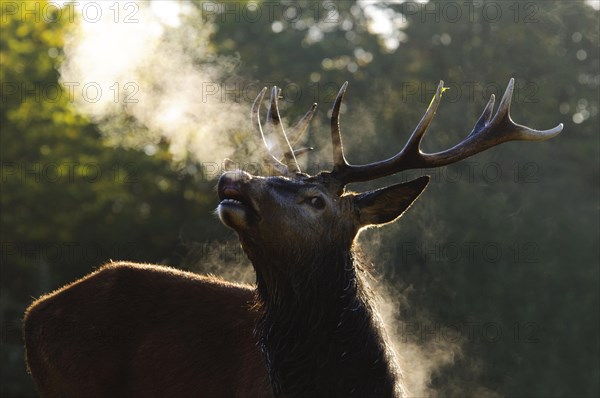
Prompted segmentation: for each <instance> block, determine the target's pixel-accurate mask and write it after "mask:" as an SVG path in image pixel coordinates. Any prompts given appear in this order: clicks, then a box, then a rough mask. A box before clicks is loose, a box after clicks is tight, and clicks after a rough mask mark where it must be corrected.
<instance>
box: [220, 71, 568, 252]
mask: <svg viewBox="0 0 600 398" xmlns="http://www.w3.org/2000/svg"><path fill="white" fill-rule="evenodd" d="M346 87H347V82H346V83H344V84H343V85H342V88H341V89H340V91H339V93H338V95H337V98H336V100H335V103H334V106H333V111H332V116H331V139H332V143H333V169H332V170H330V171H322V172H320V173H318V174H316V175H313V176H311V175H308V174H305V173H302V171H301V170H300V166H299V165H298V162H297V160H296V156H298V155H299V154H301V153H304V152H306V151H308V150H310V149H312V148H302V149H299V150H294V149H293V145H294V143H295V141H297V140H298V137H299V136H300V135H301V134H302V132H303V131H304V130H305V129H306V127H307V126H308V124H309V122H310V120H311V118H312V116H313V114H314V111H315V109H316V104H313V106H312V107H311V109H310V110H309V111H308V112H307V113H306V114H305V115H304V117H303V118H302V119H301V120H300V121H299V122H298V123H297V125H296V126H295V127H293V129H292V130H291V131H290V134H289V135H286V133H285V131H284V129H283V126H282V125H281V122H280V116H279V109H278V105H277V98H278V96H279V90H278V89H277V87H273V89H272V90H271V100H270V106H269V107H268V111H267V116H266V125H265V127H264V129H263V127H262V125H261V122H260V117H259V109H260V107H261V104H262V102H263V99H264V96H265V93H266V90H267V89H266V87H265V88H264V89H263V90H262V91H261V92H260V93H259V95H258V96H257V98H256V100H255V102H254V105H253V107H252V112H251V120H252V123H253V125H254V126H255V128H256V130H257V131H258V133H259V134H260V136H261V137H262V139H263V142H264V144H265V147H266V151H265V161H266V163H267V164H268V165H269V166H271V168H272V169H273V170H276V171H277V172H278V174H279V175H278V176H271V177H262V176H254V175H251V174H249V173H247V172H245V171H242V170H232V171H227V172H225V173H224V174H223V175H222V176H221V178H220V180H219V183H218V193H219V199H220V200H221V202H220V204H219V207H218V209H217V213H218V215H219V217H220V218H221V220H222V221H223V223H225V224H226V225H227V226H229V227H231V228H233V229H234V230H235V231H236V232H237V233H238V235H239V236H240V239H241V241H242V244H243V245H244V248H245V250H246V251H247V252H248V254H249V255H250V257H251V258H252V256H253V253H255V254H256V255H260V253H261V252H262V253H265V252H267V253H269V254H270V255H271V256H273V257H276V258H280V259H281V260H285V259H286V257H288V256H291V257H292V258H293V257H295V256H299V255H306V251H307V250H308V251H315V252H318V251H320V249H322V248H326V247H339V248H342V249H344V248H345V249H349V248H350V247H351V245H352V242H353V240H354V238H355V236H356V235H357V233H358V231H360V229H361V228H364V227H368V226H371V225H381V224H386V223H389V222H392V221H394V220H396V219H397V218H399V217H400V216H401V215H402V214H403V213H404V211H405V210H406V209H408V208H409V207H410V205H411V204H412V203H413V202H414V201H415V199H417V197H418V196H419V195H420V194H421V192H422V191H423V190H424V189H425V187H426V186H427V183H428V181H429V178H428V177H427V176H424V177H420V178H417V179H415V180H412V181H409V182H406V183H401V184H395V185H391V186H388V187H385V188H381V189H377V190H372V191H368V192H362V193H353V192H346V190H345V187H346V185H347V184H349V183H352V182H362V181H369V180H374V179H377V178H381V177H384V176H388V175H392V174H395V173H398V172H400V171H403V170H409V169H421V168H433V167H441V166H445V165H448V164H450V163H454V162H457V161H459V160H462V159H465V158H467V157H469V156H472V155H474V154H476V153H479V152H481V151H484V150H486V149H488V148H491V147H493V146H495V145H498V144H500V143H503V142H506V141H511V140H545V139H548V138H550V137H553V136H555V135H557V134H558V133H560V131H561V130H562V124H559V125H558V126H556V127H554V128H553V129H550V130H545V131H540V130H534V129H531V128H529V127H525V126H521V125H518V124H515V123H514V122H513V121H512V120H511V117H510V114H509V110H510V101H511V97H512V92H513V87H514V80H513V79H511V80H510V82H509V84H508V87H507V89H506V92H505V93H504V96H503V98H502V100H501V102H500V105H499V107H498V110H497V112H496V113H495V114H493V108H494V96H493V95H492V97H491V98H490V100H489V102H488V103H487V105H486V107H485V109H484V111H483V113H482V115H481V117H480V118H479V120H478V121H477V123H476V124H475V127H474V128H473V130H472V131H471V133H470V134H469V135H468V136H467V137H466V138H465V139H464V140H463V141H462V142H460V143H459V144H457V145H456V146H454V147H452V148H450V149H448V150H446V151H443V152H438V153H433V154H427V153H423V152H422V151H421V150H420V143H421V140H422V138H423V135H424V133H425V131H426V130H427V128H428V126H429V124H430V123H431V121H432V119H433V117H434V115H435V112H436V110H437V108H438V106H439V104H440V100H441V97H442V91H443V82H440V84H439V86H438V88H437V92H436V94H435V96H434V98H433V100H432V101H431V103H430V105H429V107H428V109H427V111H426V112H425V115H424V116H423V118H422V119H421V121H420V122H419V124H418V125H417V127H416V129H415V131H414V132H413V134H412V136H411V137H410V138H409V140H408V142H407V144H406V145H405V146H404V148H403V149H402V150H401V151H400V152H398V153H397V154H396V155H395V156H393V157H391V158H389V159H387V160H383V161H380V162H376V163H371V164H366V165H350V164H348V162H347V161H346V159H345V156H344V152H343V149H342V139H341V136H340V129H339V113H340V106H341V103H342V99H343V97H344V94H345V92H346ZM282 148H285V149H282Z"/></svg>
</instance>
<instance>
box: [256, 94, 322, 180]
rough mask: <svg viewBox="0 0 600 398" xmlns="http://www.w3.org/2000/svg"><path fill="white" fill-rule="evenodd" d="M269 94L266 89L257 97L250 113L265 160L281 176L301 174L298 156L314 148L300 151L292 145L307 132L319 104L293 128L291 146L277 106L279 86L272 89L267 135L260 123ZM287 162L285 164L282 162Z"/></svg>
mask: <svg viewBox="0 0 600 398" xmlns="http://www.w3.org/2000/svg"><path fill="white" fill-rule="evenodd" d="M266 92H267V88H266V87H264V88H263V89H262V90H261V91H260V93H258V95H257V96H256V99H255V100H254V103H253V104H252V111H251V113H250V119H251V121H252V124H253V125H254V126H255V128H256V129H257V131H258V132H259V133H260V136H261V137H262V140H263V143H264V145H265V148H266V153H265V155H264V158H265V159H264V160H265V162H266V163H267V164H270V165H272V166H273V167H274V168H275V169H276V170H277V171H278V172H279V173H280V174H282V175H288V174H293V173H300V172H301V170H300V166H299V165H298V161H297V160H296V156H298V155H301V154H303V153H306V152H308V151H311V150H312V149H313V148H312V147H307V148H300V149H298V150H294V149H293V148H292V145H293V144H295V143H296V142H298V140H299V139H300V137H301V136H302V134H303V133H304V132H305V131H306V129H307V127H308V124H309V122H310V120H311V119H312V117H313V115H314V113H315V110H316V109H317V104H313V105H312V106H311V108H310V109H309V110H308V111H307V112H306V114H305V115H304V116H303V117H302V118H301V119H300V120H299V121H298V123H296V125H295V126H294V127H292V135H291V136H292V137H293V139H292V141H293V143H292V144H290V140H288V137H287V135H286V133H285V130H284V128H283V125H282V124H281V118H280V116H279V106H278V104H277V98H278V97H279V95H280V93H281V89H279V88H278V87H277V86H273V88H272V89H271V99H270V106H269V108H268V110H267V122H266V125H265V130H266V134H265V132H264V131H263V128H262V125H261V123H260V115H259V111H260V106H261V104H262V101H263V99H264V97H265V93H266ZM277 126H280V127H281V137H280V138H281V141H283V142H282V143H285V146H286V147H287V150H286V151H285V152H284V151H283V150H282V149H281V145H280V139H279V138H278V137H277V136H276V135H275V133H274V131H273V130H275V129H276V128H277ZM282 160H283V161H285V163H283V162H282Z"/></svg>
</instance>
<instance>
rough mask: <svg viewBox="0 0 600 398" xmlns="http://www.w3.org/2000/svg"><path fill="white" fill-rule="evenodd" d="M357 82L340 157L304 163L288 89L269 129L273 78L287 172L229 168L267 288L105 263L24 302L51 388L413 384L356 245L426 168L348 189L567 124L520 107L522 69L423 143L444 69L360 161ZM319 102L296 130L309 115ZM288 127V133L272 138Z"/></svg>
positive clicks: (234, 218) (214, 389) (338, 388)
mask: <svg viewBox="0 0 600 398" xmlns="http://www.w3.org/2000/svg"><path fill="white" fill-rule="evenodd" d="M346 86H347V83H345V84H344V85H343V86H342V88H341V90H340V92H339V94H338V96H337V98H336V100H335V104H334V107H333V113H332V117H331V138H332V141H333V159H334V166H333V169H332V170H331V171H323V172H320V173H318V174H316V175H314V176H310V175H307V174H304V173H302V172H301V170H300V167H299V166H298V163H297V162H296V158H295V152H294V150H293V149H292V147H291V146H290V145H289V141H288V139H287V137H286V136H285V132H283V129H282V128H281V123H280V117H279V110H278V107H277V97H278V95H279V93H278V90H277V88H273V90H272V92H271V101H270V107H269V108H268V112H267V117H266V120H267V124H266V126H265V131H263V129H262V126H261V122H260V118H259V108H260V107H261V104H262V101H263V97H264V95H265V91H266V88H265V89H263V90H262V91H261V92H260V94H259V95H258V97H257V98H256V101H255V102H254V105H253V107H252V113H251V119H252V122H253V124H254V125H255V127H256V128H257V130H258V131H259V132H260V134H261V136H262V138H263V140H264V142H265V144H267V152H266V157H267V160H268V162H269V163H270V164H271V165H272V166H274V168H275V169H276V170H277V171H278V172H279V173H280V174H281V175H280V176H270V177H260V176H253V175H250V174H248V173H246V172H244V171H241V170H235V171H227V172H225V173H224V174H223V175H222V176H221V177H220V179H219V182H218V195H219V199H220V201H221V202H220V204H219V207H218V209H217V213H218V215H219V217H220V219H221V220H222V222H223V223H224V224H226V225H227V226H229V227H230V228H232V229H233V230H235V231H236V232H237V234H238V235H239V239H240V241H241V244H242V247H243V250H244V251H245V252H246V254H247V255H248V257H249V258H250V260H251V261H252V264H253V266H254V269H255V271H256V288H255V289H253V288H251V287H250V286H242V285H236V284H232V283H228V282H225V281H223V280H220V279H217V278H214V277H204V276H198V275H194V274H192V273H187V272H181V271H177V270H174V269H171V268H166V267H160V266H154V265H140V264H131V263H112V264H108V265H105V266H104V267H102V268H100V269H99V270H97V271H96V272H93V273H92V274H90V275H88V276H86V277H84V278H83V279H81V280H79V281H76V282H74V283H72V284H70V285H68V286H66V287H64V288H62V289H59V290H58V291H56V292H54V293H51V294H50V295H47V296H44V297H42V298H40V299H39V300H37V301H36V302H35V303H33V304H32V305H31V307H30V308H29V309H28V310H27V313H26V315H25V320H24V336H25V345H26V350H27V361H28V365H29V370H30V372H31V375H32V377H33V379H34V381H35V384H36V386H37V389H38V391H39V393H40V395H42V396H43V397H86V398H89V397H117V396H119V397H144V398H147V397H223V396H238V397H264V396H285V397H310V396H323V397H325V396H327V397H332V396H336V397H338V396H339V397H396V396H400V395H402V393H403V389H402V386H401V383H400V381H399V377H398V375H397V369H396V368H395V366H394V362H393V357H392V353H391V352H390V346H389V345H388V344H387V342H386V338H385V333H384V331H383V329H382V325H381V322H380V320H379V317H378V315H377V313H376V311H375V309H374V304H373V299H372V295H371V292H370V291H369V289H368V287H367V284H366V282H365V272H366V271H365V270H364V269H363V268H362V267H361V265H360V263H359V262H357V261H356V260H355V254H354V253H355V252H354V245H355V240H356V236H357V234H358V233H359V231H360V230H361V229H362V228H365V227H367V226H371V225H381V224H385V223H389V222H392V221H394V220H396V219H397V218H398V217H400V216H401V215H402V213H404V211H405V210H406V209H408V208H409V207H410V205H411V204H412V203H413V202H414V201H415V199H417V197H418V196H419V195H420V194H421V192H422V191H423V190H424V189H425V187H426V185H427V183H428V177H426V176H425V177H420V178H417V179H415V180H413V181H410V182H406V183H401V184H396V185H391V186H388V187H385V188H381V189H377V190H373V191H369V192H363V193H353V192H347V191H346V190H345V187H346V185H347V184H349V183H352V182H358V181H367V180H374V179H377V178H380V177H384V176H388V175H392V174H395V173H398V172H400V171H403V170H408V169H416V168H431V167H440V166H444V165H447V164H450V163H454V162H457V161H459V160H461V159H465V158H467V157H469V156H471V155H474V154H476V153H479V152H481V151H484V150H486V149H488V148H491V147H493V146H495V145H498V144H500V143H502V142H505V141H510V140H544V139H547V138H550V137H553V136H555V135H557V134H558V133H560V131H561V130H562V124H561V125H558V126H557V127H555V128H553V129H551V130H546V131H538V130H533V129H530V128H528V127H525V126H520V125H518V124H515V123H514V122H513V121H512V120H511V118H510V115H509V108H510V101H511V95H512V91H513V86H514V81H513V80H512V79H511V80H510V83H509V85H508V88H507V90H506V92H505V94H504V96H503V98H502V100H501V102H500V105H499V108H498V111H497V112H496V113H495V114H493V113H492V111H493V106H494V96H492V98H491V99H490V101H489V102H488V104H487V105H486V107H485V110H484V111H483V114H482V115H481V117H480V118H479V120H478V121H477V123H476V125H475V127H474V129H473V131H472V132H471V133H470V134H469V135H468V136H467V137H466V138H465V139H464V140H463V141H462V142H460V143H459V144H458V145H456V146H454V147H453V148H451V149H448V150H446V151H443V152H439V153H433V154H427V153H423V152H422V151H421V150H420V143H421V140H422V138H423V135H424V133H425V131H426V130H427V128H428V126H429V124H430V123H431V121H432V119H433V116H434V114H435V112H436V110H437V108H438V106H439V104H440V100H441V96H442V90H443V82H440V85H439V86H438V88H437V92H436V94H435V97H434V98H433V100H432V102H431V104H430V105H429V107H428V109H427V111H426V112H425V115H424V116H423V118H422V119H421V121H420V122H419V124H418V126H417V127H416V129H415V131H414V133H413V134H412V136H411V137H410V139H409V140H408V143H407V144H406V146H405V147H404V148H403V149H402V150H401V151H400V152H399V153H398V154H397V155H395V156H393V157H391V158H389V159H387V160H384V161H380V162H376V163H372V164H367V165H360V166H357V165H350V164H348V162H347V161H346V159H345V157H344V152H343V150H342V139H341V136H340V130H339V121H338V117H339V112H340V105H341V103H342V98H343V96H344V93H345V91H346ZM314 110H315V106H313V107H312V109H311V110H309V112H308V113H307V114H306V115H305V117H304V118H303V119H302V120H301V122H300V123H299V126H298V128H297V130H303V129H305V128H306V125H307V124H308V122H309V120H310V119H311V117H312V115H313V112H314ZM279 128H281V132H283V134H281V135H279V137H280V138H281V139H282V141H281V142H283V143H285V144H286V147H283V146H282V145H276V140H274V141H270V139H271V138H273V134H274V132H275V131H276V130H278V129H279ZM299 133H301V131H299ZM282 137H283V138H282ZM282 148H286V149H285V150H284V149H282Z"/></svg>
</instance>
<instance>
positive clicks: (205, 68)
mask: <svg viewBox="0 0 600 398" xmlns="http://www.w3.org/2000/svg"><path fill="white" fill-rule="evenodd" d="M85 4H86V3H85V2H84V3H83V5H82V7H81V9H80V12H81V14H82V17H81V18H79V23H78V24H77V25H76V26H74V27H73V29H72V30H71V33H70V34H69V35H68V36H67V38H66V40H65V46H64V54H65V60H64V62H63V63H62V65H61V66H60V70H59V71H60V80H61V83H62V84H63V86H65V87H66V88H67V89H69V90H72V93H73V96H72V97H73V104H74V106H75V107H76V109H77V110H78V112H79V113H81V114H83V115H86V116H87V117H89V118H90V119H91V120H92V121H94V122H95V123H96V124H97V125H98V126H99V128H100V130H101V132H102V133H103V135H104V136H105V138H106V140H107V142H109V143H111V144H113V145H119V146H125V147H130V148H135V149H142V150H144V151H145V152H146V153H147V154H148V155H152V154H154V153H155V152H156V149H157V148H156V145H158V144H159V143H161V142H165V143H167V144H168V147H169V150H170V152H171V154H172V156H173V159H174V161H175V162H181V161H184V160H191V161H195V162H220V161H222V160H223V158H225V157H230V156H231V155H232V154H233V153H234V151H235V149H236V147H235V145H233V144H232V136H233V134H234V133H236V132H239V131H243V130H246V129H247V128H248V108H247V105H246V104H239V103H237V102H235V101H232V100H229V99H228V98H227V96H226V95H225V94H224V93H223V89H224V88H225V87H226V85H225V82H226V81H228V80H231V79H233V78H235V68H236V65H237V60H236V59H234V58H231V57H223V56H218V55H216V54H214V53H213V52H212V51H211V49H210V35H211V33H212V30H213V26H212V24H211V23H210V22H209V21H204V20H202V18H200V16H199V15H198V12H197V10H196V8H195V7H193V6H192V5H191V4H188V3H185V2H170V1H168V2H167V1H163V2H152V3H146V2H128V3H126V4H123V3H115V4H116V5H117V7H121V9H118V8H117V9H115V4H112V3H108V2H107V3H104V2H94V4H95V6H94V9H92V8H91V7H89V8H85ZM97 7H101V11H98V10H96V8H97ZM111 7H112V8H111ZM119 11H120V12H119ZM98 14H100V18H98ZM186 20H190V21H193V23H186V22H185V21H186ZM106 60H110V62H106Z"/></svg>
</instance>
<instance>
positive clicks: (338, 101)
mask: <svg viewBox="0 0 600 398" xmlns="http://www.w3.org/2000/svg"><path fill="white" fill-rule="evenodd" d="M347 87H348V82H347V81H346V82H344V84H342V87H341V88H340V91H339V92H338V94H337V97H336V98H335V103H334V104H333V110H332V112H331V144H332V150H333V171H332V172H333V173H342V171H343V170H347V169H348V167H349V164H348V162H347V161H346V157H345V156H344V147H343V145H342V135H341V133H340V108H341V106H342V100H343V99H344V94H345V93H346V88H347Z"/></svg>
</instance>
